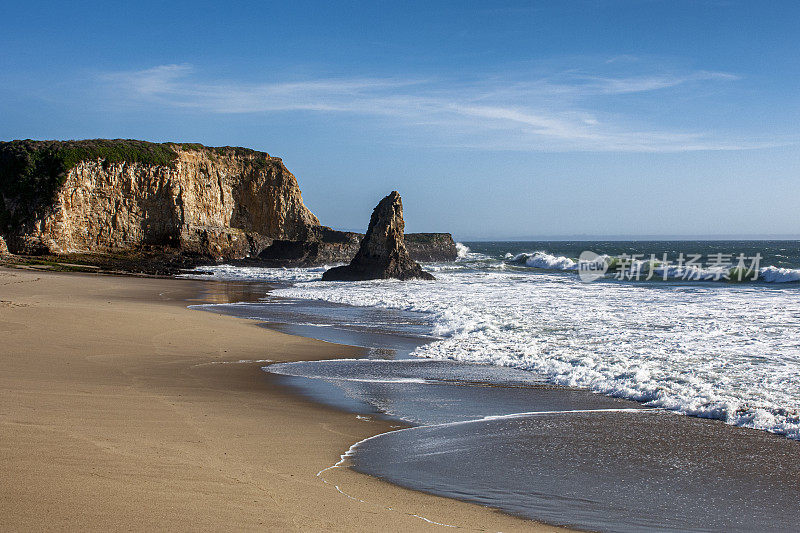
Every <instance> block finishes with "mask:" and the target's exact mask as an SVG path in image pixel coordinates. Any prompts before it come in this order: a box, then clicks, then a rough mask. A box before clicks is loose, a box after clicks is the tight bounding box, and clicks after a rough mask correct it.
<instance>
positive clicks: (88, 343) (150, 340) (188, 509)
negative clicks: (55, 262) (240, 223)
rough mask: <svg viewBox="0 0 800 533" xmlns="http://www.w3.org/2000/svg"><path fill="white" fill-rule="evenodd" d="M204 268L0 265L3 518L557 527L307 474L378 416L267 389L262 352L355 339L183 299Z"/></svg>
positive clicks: (355, 480) (319, 351)
mask: <svg viewBox="0 0 800 533" xmlns="http://www.w3.org/2000/svg"><path fill="white" fill-rule="evenodd" d="M206 283H208V282H204V281H197V280H180V279H164V278H141V277H126V276H97V275H93V274H76V273H53V272H42V271H30V270H18V269H5V268H0V301H2V302H1V303H0V331H2V333H3V337H4V339H6V340H5V343H4V344H5V347H4V349H3V350H2V351H0V357H2V364H3V367H4V372H3V374H2V376H0V391H2V392H0V396H2V399H3V401H2V402H0V404H1V405H2V409H0V424H1V425H2V426H3V429H2V433H3V435H4V438H3V443H2V446H0V468H1V469H2V471H3V477H4V478H5V479H8V480H11V482H10V483H7V484H5V486H4V487H3V488H2V489H0V501H1V502H2V503H0V519H1V520H2V521H3V523H4V524H5V525H6V526H7V527H9V528H10V529H15V530H30V529H37V530H42V529H63V528H69V527H76V526H79V527H81V528H83V529H92V530H96V529H120V528H128V529H130V528H137V529H147V528H150V529H177V530H185V529H198V528H208V529H214V528H216V529H220V528H224V529H244V530H250V529H263V528H275V529H277V528H280V529H286V530H308V529H325V530H354V529H357V530H380V529H385V527H386V525H387V524H391V525H392V527H396V528H403V529H409V530H431V529H433V528H436V529H441V527H442V526H441V525H437V524H449V525H455V526H457V527H461V528H465V529H475V530H484V529H494V530H504V531H514V530H526V531H531V530H538V531H564V529H562V528H557V527H552V526H547V525H544V524H539V523H537V522H532V521H529V520H524V519H521V518H517V517H514V516H511V515H507V514H503V513H500V512H498V511H496V510H494V509H491V508H488V507H483V506H479V505H475V504H470V503H466V502H463V501H460V500H454V499H450V498H443V497H438V496H432V495H429V494H425V493H421V492H417V491H412V490H408V489H403V488H401V487H398V486H396V485H392V484H390V483H387V482H384V481H381V480H378V479H376V478H372V477H369V476H366V475H363V474H359V473H357V472H354V471H352V470H350V469H347V470H344V469H337V472H336V482H337V484H339V485H343V486H344V485H346V492H347V495H348V496H351V497H353V498H356V499H355V500H353V499H350V498H348V497H345V496H343V495H342V494H339V492H337V491H336V490H334V488H333V487H331V486H330V485H326V484H325V483H323V482H321V481H320V479H319V478H318V477H317V473H318V472H319V471H321V470H323V469H325V468H328V467H330V466H331V465H333V464H335V463H336V462H337V461H338V460H339V456H340V454H342V453H344V452H345V451H346V450H347V449H348V448H349V447H350V446H351V445H352V444H353V443H354V442H358V441H360V440H363V439H365V438H368V437H370V436H374V435H377V434H379V433H383V432H384V431H386V430H388V429H391V426H392V424H391V423H390V422H387V421H383V420H377V419H370V420H368V421H367V420H363V419H361V418H358V417H356V415H354V414H349V413H345V412H341V411H339V410H337V409H334V408H330V407H326V406H324V405H320V404H318V403H316V402H313V401H312V400H309V399H306V398H303V397H301V396H300V395H299V394H295V393H293V392H291V391H289V390H286V389H285V388H282V387H279V386H276V384H275V383H274V382H271V381H270V378H269V376H268V375H267V374H266V373H264V372H262V371H261V366H262V363H261V362H259V361H261V360H264V359H269V360H272V361H296V360H313V359H333V358H341V357H348V356H349V357H354V356H359V355H361V354H362V353H363V350H361V349H359V348H355V347H350V346H344V345H336V344H331V343H327V342H323V341H316V340H313V339H308V338H304V337H296V336H292V335H288V334H285V333H280V332H277V331H274V330H270V329H268V328H264V327H260V326H259V325H258V323H257V322H255V321H252V320H244V319H238V318H234V317H230V316H225V315H221V314H217V313H195V312H193V311H192V310H191V309H188V308H187V307H186V306H187V304H188V303H187V301H188V300H190V299H191V298H192V297H196V295H197V288H198V287H202V286H204V284H206ZM240 361H248V362H240ZM219 363H237V364H219Z"/></svg>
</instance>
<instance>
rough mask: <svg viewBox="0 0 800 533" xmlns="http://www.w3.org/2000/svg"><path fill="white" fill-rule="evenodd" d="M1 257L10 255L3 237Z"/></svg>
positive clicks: (1, 240) (0, 237)
mask: <svg viewBox="0 0 800 533" xmlns="http://www.w3.org/2000/svg"><path fill="white" fill-rule="evenodd" d="M0 255H8V246H6V240H5V239H4V238H3V236H2V235H0Z"/></svg>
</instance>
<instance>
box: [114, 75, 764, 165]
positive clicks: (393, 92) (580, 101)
mask: <svg viewBox="0 0 800 533" xmlns="http://www.w3.org/2000/svg"><path fill="white" fill-rule="evenodd" d="M738 79H739V77H738V76H736V75H735V74H731V73H726V72H711V71H694V72H683V73H666V74H665V73H659V74H641V75H628V76H603V75H598V74H596V73H587V72H584V71H579V70H574V71H564V72H557V73H554V74H552V75H549V76H542V77H539V78H536V79H532V80H530V79H529V80H522V81H512V80H510V79H509V78H508V77H492V78H488V77H487V79H484V80H482V81H474V82H464V81H457V82H456V81H447V80H442V79H435V80H432V79H399V78H371V77H364V78H325V79H311V80H298V81H291V82H275V83H244V82H237V81H231V80H204V79H202V78H200V77H199V76H198V75H197V73H196V71H195V70H194V69H193V68H192V67H191V66H190V65H161V66H156V67H153V68H149V69H145V70H139V71H132V72H116V73H107V74H103V75H102V76H100V81H101V82H102V83H103V86H104V87H106V88H109V89H112V90H111V91H109V92H108V94H109V95H113V97H114V98H124V99H126V100H127V101H133V102H140V103H144V104H147V105H159V106H165V107H172V108H183V109H187V110H195V111H198V112H204V113H228V114H231V113H269V112H278V111H306V112H308V111H310V112H321V113H347V114H358V115H366V116H373V117H382V118H383V119H384V120H388V121H392V124H391V125H392V127H393V128H395V127H396V126H398V125H403V126H406V127H407V128H409V130H410V128H418V131H419V134H420V135H425V139H426V140H425V141H423V142H429V140H430V139H432V138H435V139H436V141H437V142H438V143H439V144H441V145H446V146H464V147H474V148H482V149H491V150H523V151H647V152H665V151H690V150H735V149H745V148H754V147H758V146H763V145H760V144H758V143H741V142H736V141H732V140H726V139H722V138H719V137H715V136H711V135H709V134H706V133H703V132H693V131H689V132H686V131H670V130H662V129H660V128H658V127H657V125H648V124H646V123H642V122H643V121H641V120H637V121H634V120H632V119H631V118H630V117H626V116H625V115H624V114H622V113H618V112H617V113H610V112H607V111H605V112H604V111H601V110H593V108H592V105H591V104H592V100H593V99H597V98H608V97H611V98H614V97H618V98H621V97H623V96H625V95H635V94H645V95H646V94H648V93H651V92H656V91H668V90H670V89H674V88H676V87H678V86H688V85H691V84H712V83H725V82H732V81H735V80H738Z"/></svg>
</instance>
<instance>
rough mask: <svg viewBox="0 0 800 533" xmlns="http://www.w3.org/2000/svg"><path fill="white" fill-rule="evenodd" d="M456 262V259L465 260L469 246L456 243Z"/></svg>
mask: <svg viewBox="0 0 800 533" xmlns="http://www.w3.org/2000/svg"><path fill="white" fill-rule="evenodd" d="M456 254H457V256H456V260H458V259H465V258H466V257H467V254H469V246H467V245H465V244H462V243H460V242H457V243H456Z"/></svg>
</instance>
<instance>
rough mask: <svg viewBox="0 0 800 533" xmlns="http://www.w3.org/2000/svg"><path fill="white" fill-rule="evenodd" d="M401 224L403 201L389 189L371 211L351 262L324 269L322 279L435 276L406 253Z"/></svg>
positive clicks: (426, 277)
mask: <svg viewBox="0 0 800 533" xmlns="http://www.w3.org/2000/svg"><path fill="white" fill-rule="evenodd" d="M404 228H405V222H404V221H403V201H402V199H401V198H400V194H399V193H398V192H397V191H392V193H391V194H389V195H388V196H387V197H385V198H384V199H383V200H381V201H380V203H379V204H378V205H377V207H375V209H374V210H373V211H372V217H371V218H370V221H369V228H368V229H367V234H366V235H365V236H364V238H363V239H362V240H361V246H359V248H358V252H357V253H356V256H355V257H354V258H353V260H352V261H351V262H350V264H349V265H345V266H340V267H336V268H332V269H330V270H328V271H326V272H325V273H324V274H323V275H322V279H323V280H325V281H358V280H366V279H388V278H397V279H404V280H405V279H428V280H432V279H434V277H433V276H432V275H431V274H429V273H427V272H425V271H424V270H422V267H420V266H419V264H418V263H417V262H416V261H414V260H413V259H411V257H410V256H409V255H408V251H407V250H406V246H405V239H404V233H403V230H404Z"/></svg>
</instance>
